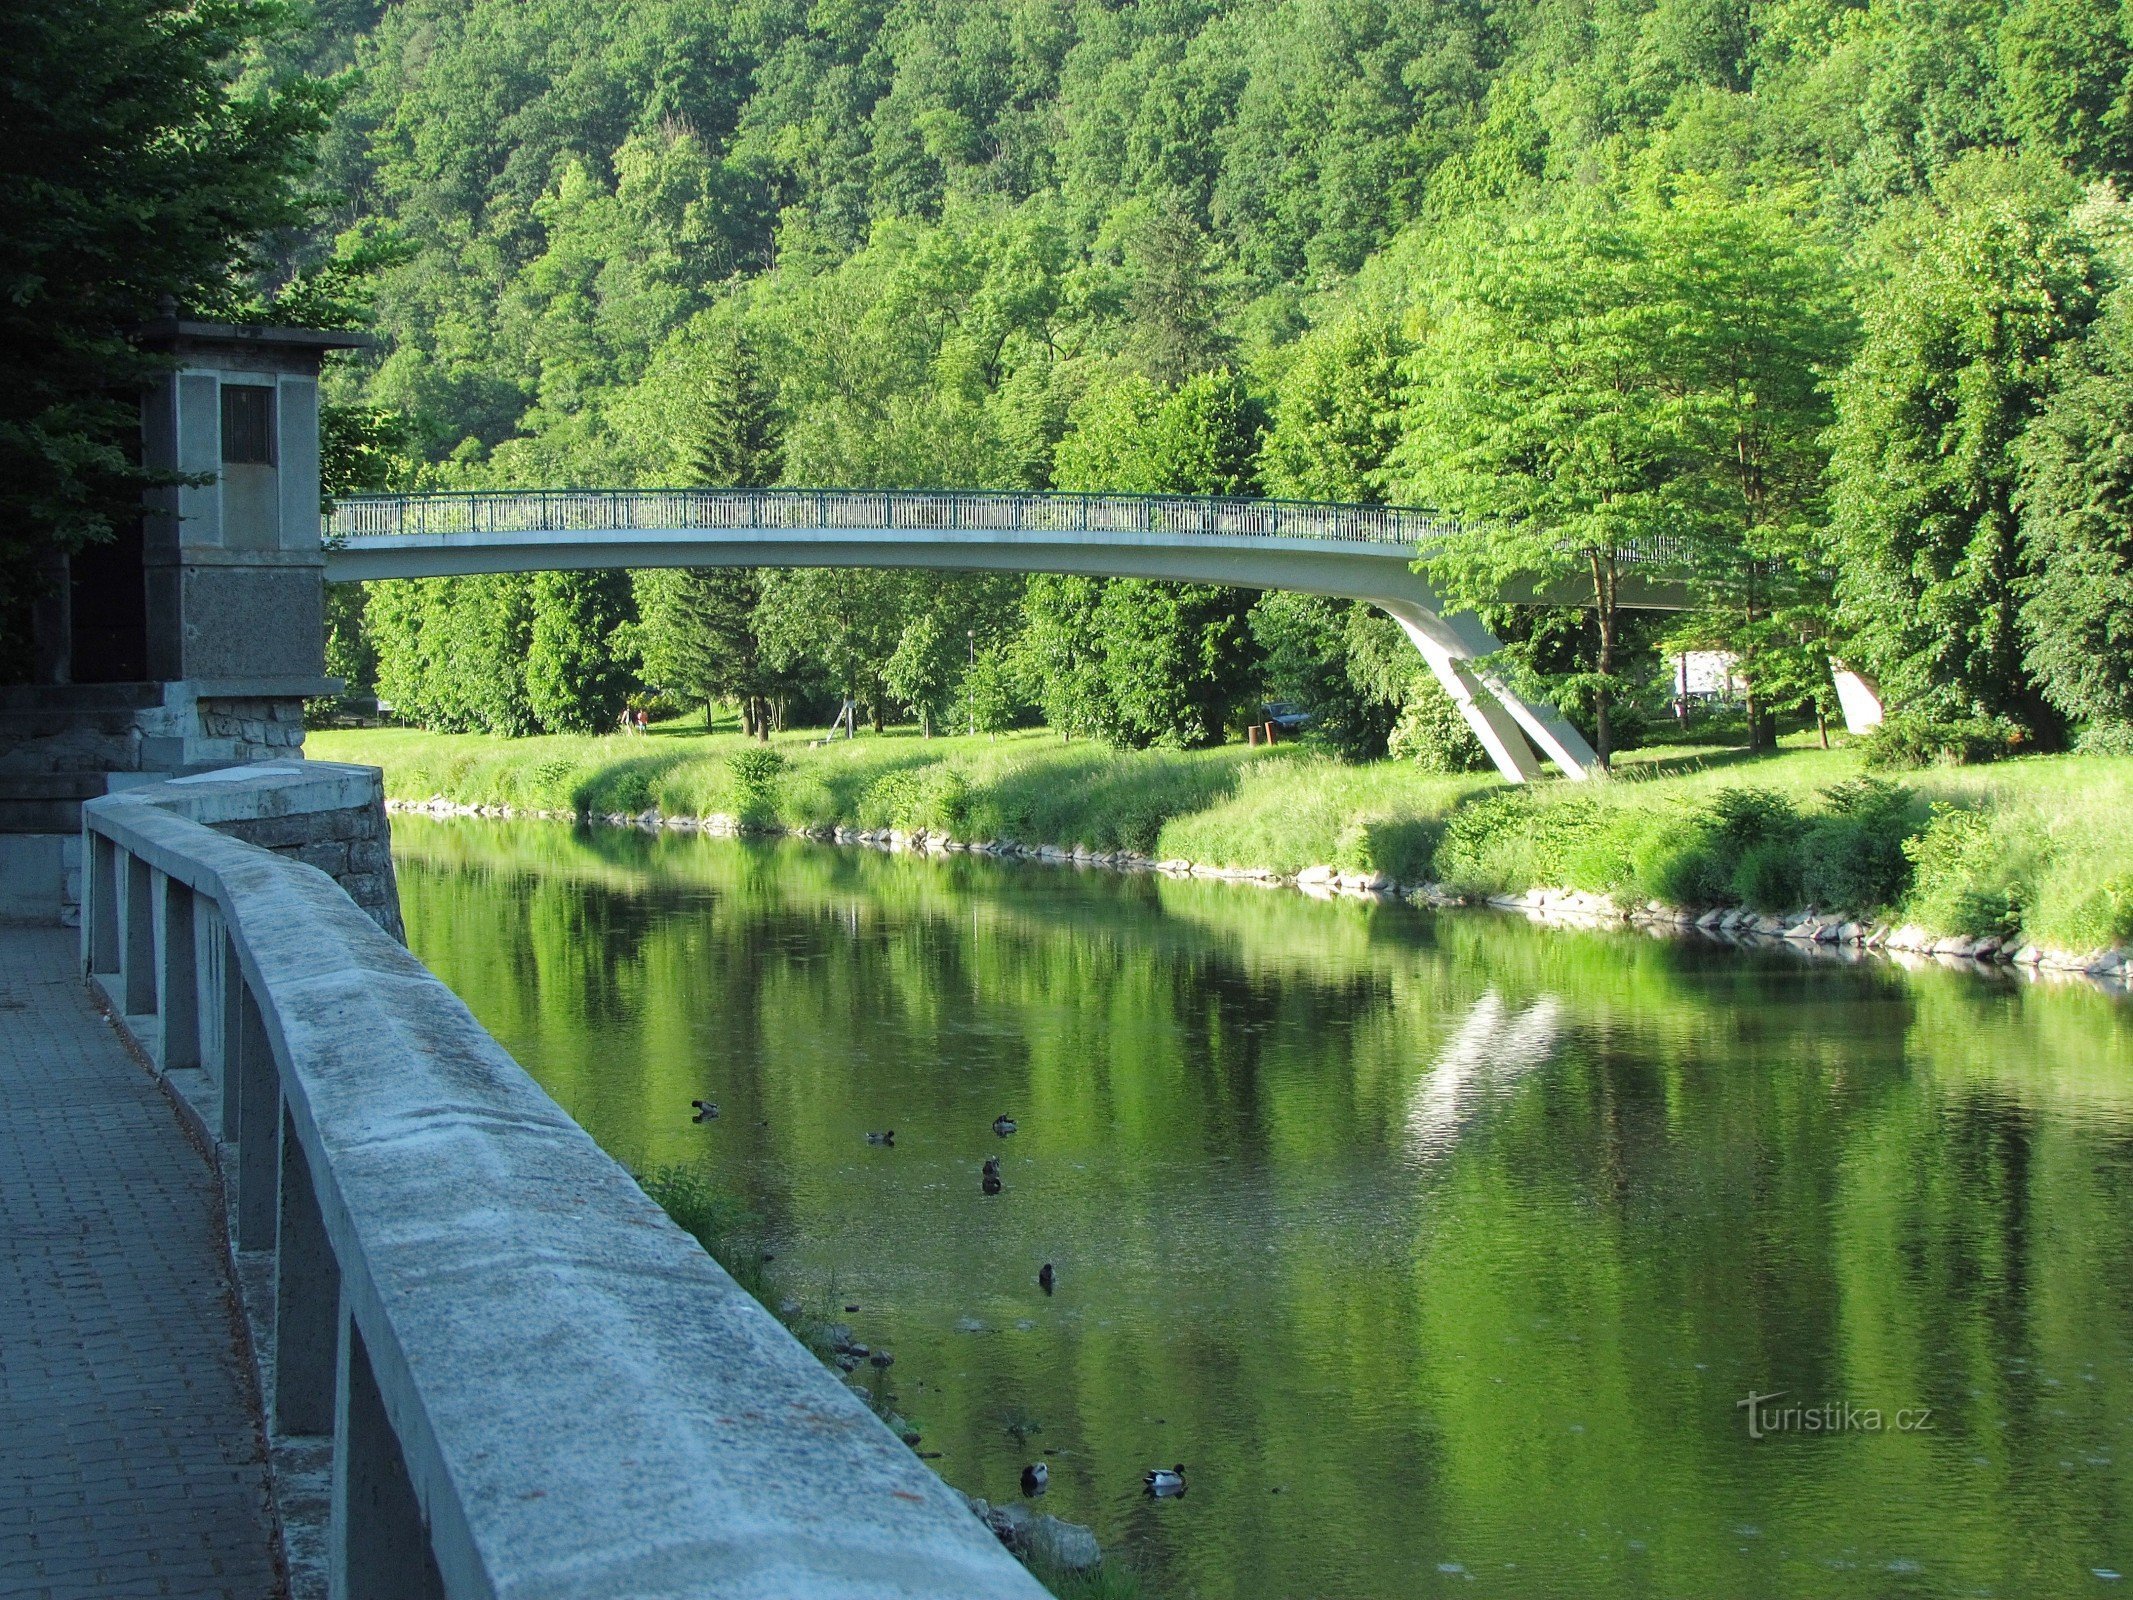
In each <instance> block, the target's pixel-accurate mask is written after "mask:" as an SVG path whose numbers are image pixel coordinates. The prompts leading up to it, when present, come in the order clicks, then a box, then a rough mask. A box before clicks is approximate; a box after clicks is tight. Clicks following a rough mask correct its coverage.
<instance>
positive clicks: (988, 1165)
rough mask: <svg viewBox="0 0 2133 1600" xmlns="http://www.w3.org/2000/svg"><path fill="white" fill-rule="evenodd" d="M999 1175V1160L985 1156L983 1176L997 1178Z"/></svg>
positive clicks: (995, 1157) (996, 1157)
mask: <svg viewBox="0 0 2133 1600" xmlns="http://www.w3.org/2000/svg"><path fill="white" fill-rule="evenodd" d="M999 1175H1000V1158H999V1157H998V1156H987V1157H986V1158H985V1176H986V1177H988V1178H997V1177H998V1176H999Z"/></svg>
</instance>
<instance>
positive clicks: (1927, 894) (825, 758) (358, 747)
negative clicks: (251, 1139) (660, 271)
mask: <svg viewBox="0 0 2133 1600" xmlns="http://www.w3.org/2000/svg"><path fill="white" fill-rule="evenodd" d="M310 753H311V754H312V755H314V756H316V757H320V758H323V759H338V760H349V761H363V762H370V763H374V764H376V765H378V766H381V767H383V768H384V769H385V773H386V786H387V792H388V793H390V794H392V795H394V796H395V797H397V798H401V799H409V800H422V799H427V798H429V797H431V796H432V795H438V794H442V795H444V796H446V797H448V798H449V799H451V800H453V801H456V802H460V803H464V804H476V805H509V806H513V807H517V808H520V809H538V810H551V811H555V810H567V811H576V812H591V813H595V814H605V813H612V812H624V813H630V814H635V813H639V812H643V811H646V810H649V809H652V808H654V807H656V808H657V809H658V810H659V811H661V812H663V813H665V814H666V815H669V816H708V815H713V814H721V813H722V814H725V815H730V816H740V817H744V818H747V819H750V820H752V821H756V822H759V823H762V824H765V825H775V826H781V827H788V828H792V827H819V826H826V825H831V824H844V825H850V826H856V827H862V828H903V829H907V830H909V829H918V828H924V829H926V830H929V831H941V832H946V833H948V834H950V835H952V836H954V837H957V838H961V839H965V840H972V841H975V840H985V839H995V840H997V839H1017V840H1021V841H1022V842H1024V843H1043V844H1058V845H1067V846H1072V845H1086V846H1088V847H1089V848H1091V849H1095V850H1107V851H1108V850H1120V849H1128V850H1135V851H1140V852H1144V853H1146V854H1149V855H1153V856H1157V857H1175V858H1181V859H1184V860H1189V861H1194V862H1200V863H1205V864H1208V865H1214V866H1226V867H1265V868H1270V869H1272V870H1274V871H1278V872H1294V871H1297V870H1299V869H1301V868H1303V867H1306V866H1312V865H1317V864H1320V863H1324V864H1328V865H1332V866H1336V867H1340V868H1343V869H1357V870H1376V871H1382V872H1385V873H1388V874H1390V875H1391V876H1393V877H1395V878H1397V879H1400V880H1401V881H1403V882H1414V881H1421V880H1430V881H1436V882H1447V883H1451V884H1454V885H1456V886H1457V887H1459V888H1462V889H1465V890H1468V891H1470V892H1475V893H1482V894H1499V893H1507V892H1516V891H1519V890H1523V889H1527V888H1531V887H1536V886H1549V887H1556V886H1561V887H1570V888H1577V889H1586V890H1593V891H1599V892H1605V893H1609V894H1613V895H1615V896H1617V897H1619V898H1623V899H1630V900H1638V901H1643V900H1657V901H1661V902H1664V903H1666V904H1668V905H1675V906H1695V907H1704V906H1747V907H1750V908H1752V909H1755V910H1758V911H1776V910H1789V909H1793V908H1796V907H1799V906H1803V905H1812V906H1814V907H1816V908H1817V909H1819V910H1822V911H1825V912H1829V913H1837V914H1844V915H1851V916H1859V917H1889V918H1895V919H1899V920H1903V921H1910V922H1916V923H1918V924H1920V925H1921V926H1923V927H1926V928H1927V929H1929V930H1931V931H1933V932H1935V933H1959V934H1965V935H1970V936H1980V935H1984V934H1988V933H1989V934H1995V935H2002V936H2007V937H2013V938H2018V939H2024V940H2029V941H2034V942H2036V943H2039V944H2043V945H2046V946H2049V947H2053V948H2059V949H2076V950H2088V949H2094V948H2097V947H2100V946H2104V945H2111V944H2119V943H2124V942H2127V941H2129V940H2133V844H2129V843H2128V840H2129V838H2133V827H2129V824H2133V758H2128V757H2112V756H2102V755H2075V756H2036V757H2027V758H2024V759H2021V760H2014V761H2007V762H2001V763H1998V764H1996V765H1993V766H1991V767H1984V768H1970V767H1963V768H1929V769H1926V770H1924V771H1920V772H1915V773H1907V774H1904V775H1903V776H1902V780H1901V782H1900V783H1892V782H1888V781H1884V780H1883V779H1882V778H1880V777H1878V776H1876V775H1873V774H1868V773H1867V772H1866V771H1865V769H1864V766H1863V764H1862V762H1861V760H1860V757H1859V755H1858V753H1857V752H1856V751H1852V750H1845V749H1837V750H1832V751H1823V750H1819V749H1811V748H1806V747H1804V746H1803V745H1802V744H1801V743H1800V742H1798V741H1795V742H1794V743H1793V744H1792V745H1791V746H1789V747H1788V748H1785V749H1782V750H1779V751H1776V752H1773V753H1769V754H1764V755H1759V756H1750V755H1748V754H1747V753H1745V752H1741V751H1732V750H1722V749H1696V748H1687V747H1669V748H1663V749H1655V750H1651V751H1640V752H1631V753H1630V754H1629V755H1628V756H1627V757H1625V758H1624V760H1623V761H1622V762H1621V763H1620V764H1619V765H1618V767H1617V770H1616V774H1615V776H1614V777H1613V778H1612V779H1611V780H1608V781H1604V782H1594V783H1565V782H1559V781H1551V782H1545V783H1539V784H1534V785H1531V786H1529V787H1527V788H1523V789H1517V790H1512V789H1507V788H1505V787H1504V785H1502V784H1501V783H1500V782H1498V781H1497V780H1496V779H1495V778H1494V777H1491V776H1486V775H1465V776H1457V777H1447V776H1443V775H1439V774H1434V773H1430V772H1425V771H1423V770H1421V769H1420V768H1419V767H1416V766H1414V765H1412V764H1409V763H1402V762H1390V761H1387V762H1378V763H1374V764H1369V765H1362V766H1351V765H1347V764H1344V763H1341V762H1337V761H1334V760H1331V759H1330V758H1328V757H1325V756H1323V755H1320V754H1318V753H1316V752H1314V751H1312V750H1310V749H1309V748H1303V747H1292V746H1289V747H1280V748H1276V749H1273V750H1265V749H1255V750H1246V749H1244V748H1241V747H1238V746H1234V745H1233V746H1229V747H1227V748H1223V749H1216V750H1201V751H1183V752H1181V751H1161V750H1150V751H1137V752H1120V751H1113V750H1108V749H1105V748H1104V747H1102V746H1097V745H1090V744H1086V743H1074V744H1067V743H1064V742H1062V741H1060V740H1059V739H1058V738H1057V737H1055V736H1053V735H1051V734H1048V733H1042V732H1036V733H1018V734H1010V735H1004V736H1002V737H1000V738H998V739H991V738H983V737H979V738H969V737H943V738H936V739H920V738H918V737H916V736H915V735H911V734H903V733H896V734H890V735H887V736H872V737H863V738H860V739H857V740H837V741H831V742H827V743H821V742H814V741H811V740H810V739H809V738H808V737H807V736H805V735H787V736H782V737H781V738H779V739H778V740H777V741H775V742H774V743H773V744H772V745H771V746H770V747H769V748H768V750H766V749H765V747H763V746H761V745H759V744H756V743H753V742H751V741H748V740H745V739H743V738H741V737H740V736H739V735H737V734H714V735H706V734H704V733H702V732H701V731H700V729H698V728H695V727H691V726H687V725H682V724H670V725H666V726H663V727H661V728H659V729H655V730H654V731H653V732H652V734H651V735H650V736H649V737H631V736H627V735H609V736H603V737H567V736H556V737H546V738H536V739H520V740H501V739H489V738H483V737H480V736H475V735H454V734H426V733H420V732H415V731H412V730H401V729H387V730H356V731H338V732H327V733H317V734H313V735H312V736H311V738H310Z"/></svg>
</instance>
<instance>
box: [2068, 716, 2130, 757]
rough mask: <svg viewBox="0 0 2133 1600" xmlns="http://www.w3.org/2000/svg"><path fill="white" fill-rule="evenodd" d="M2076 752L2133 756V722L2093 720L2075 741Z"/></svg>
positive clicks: (2092, 754) (2090, 754) (2081, 753)
mask: <svg viewBox="0 0 2133 1600" xmlns="http://www.w3.org/2000/svg"><path fill="white" fill-rule="evenodd" d="M2074 753H2075V754H2077V755H2084V756H2133V723H2127V722H2092V723H2090V724H2089V725H2088V726H2087V727H2086V728H2083V729H2082V730H2081V737H2080V738H2078V739H2076V740H2075V741H2074Z"/></svg>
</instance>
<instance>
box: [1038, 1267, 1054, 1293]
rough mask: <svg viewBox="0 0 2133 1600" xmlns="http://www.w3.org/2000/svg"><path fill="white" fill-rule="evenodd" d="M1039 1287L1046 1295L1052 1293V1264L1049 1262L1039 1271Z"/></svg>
mask: <svg viewBox="0 0 2133 1600" xmlns="http://www.w3.org/2000/svg"><path fill="white" fill-rule="evenodd" d="M1037 1287H1038V1288H1040V1289H1042V1290H1043V1291H1044V1292H1045V1293H1046V1294H1050V1293H1051V1292H1052V1264H1051V1263H1050V1262H1049V1261H1047V1262H1046V1263H1045V1264H1044V1265H1043V1266H1041V1267H1039V1268H1038V1269H1037Z"/></svg>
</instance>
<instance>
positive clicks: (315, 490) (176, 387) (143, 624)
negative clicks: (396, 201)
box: [0, 318, 368, 915]
mask: <svg viewBox="0 0 2133 1600" xmlns="http://www.w3.org/2000/svg"><path fill="white" fill-rule="evenodd" d="M137 338H138V340H139V342H140V344H141V346H142V347H143V348H144V349H148V350H153V351H155V352H157V353H159V354H162V355H165V356H167V357H168V358H169V361H170V366H169V369H168V370H167V372H166V373H165V374H164V375H163V376H162V377H161V378H160V379H159V380H158V381H157V382H156V383H155V384H154V385H152V386H151V387H150V388H149V389H148V390H146V391H145V392H144V393H143V394H142V396H141V444H140V448H141V460H142V462H143V464H144V465H146V466H148V467H149V468H151V469H154V470H157V471H161V472H167V473H170V474H173V475H183V477H184V479H185V480H186V481H184V482H181V483H177V484H173V485H171V486H168V487H163V488H158V489H154V490H151V491H150V492H149V493H148V494H147V495H146V496H145V497H144V502H143V506H142V514H141V516H140V518H139V519H138V520H137V521H134V522H130V523H127V524H124V525H122V526H120V527H119V528H118V529H117V531H116V534H115V537H113V538H112V539H111V540H109V541H108V542H106V543H103V544H98V545H92V546H89V547H87V548H84V549H82V550H80V551H77V552H76V553H75V554H74V555H72V556H71V557H57V558H55V560H54V563H53V569H54V570H53V571H52V572H51V574H50V576H51V579H52V582H51V588H50V592H49V594H48V595H46V596H45V598H43V599H42V600H40V601H39V602H38V604H37V606H36V608H35V615H34V621H33V632H34V639H33V651H34V659H35V677H36V681H35V682H33V683H30V684H24V685H17V686H13V687H8V688H0V915H21V914H32V915H35V914H39V911H40V909H41V910H42V912H43V914H49V909H50V906H51V904H52V902H53V900H54V898H55V897H56V898H57V899H58V900H59V901H61V902H63V903H67V904H71V903H72V902H73V901H74V899H75V898H76V890H75V887H74V880H75V877H76V862H75V860H74V852H76V851H78V848H79V842H78V837H77V836H78V833H79V830H80V826H81V803H82V801H83V800H85V799H89V798H91V797H93V796H95V795H99V794H103V793H105V792H106V791H107V790H109V789H112V788H117V787H123V786H124V785H125V784H127V783H128V782H138V781H142V779H143V778H154V777H167V776H171V775H174V774H183V773H186V772H192V771H200V770H205V769H208V768H212V767H217V766H227V765H230V764H232V763H235V762H244V761H257V760H263V759H268V758H272V757H276V756H282V757H287V756H295V755H301V754H302V749H303V736H304V735H303V728H304V723H303V703H304V701H305V700H306V699H307V698H310V697H313V696H318V695H325V694H331V693H334V692H336V691H337V690H338V689H339V687H340V685H339V684H337V683H335V682H333V681H332V680H329V679H328V678H327V677H326V676H325V618H324V607H325V586H324V572H325V552H324V550H323V549H322V547H321V544H320V539H319V429H318V416H319V366H320V363H321V362H322V361H323V359H324V357H325V356H326V354H327V352H329V351H332V350H346V349H353V348H357V347H360V346H362V345H365V344H367V343H368V341H367V340H366V339H364V338H363V337H362V336H361V335H358V334H349V333H330V332H322V331H320V330H317V329H310V328H253V327H232V326H228V325H225V324H220V323H209V322H194V321H188V320H184V319H181V318H166V319H164V320H161V321H158V322H155V323H151V324H149V325H148V326H146V327H143V328H142V329H140V330H139V332H138V334H137Z"/></svg>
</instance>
